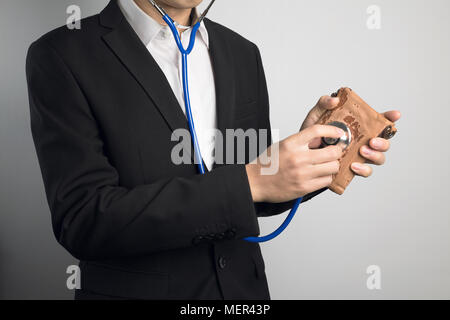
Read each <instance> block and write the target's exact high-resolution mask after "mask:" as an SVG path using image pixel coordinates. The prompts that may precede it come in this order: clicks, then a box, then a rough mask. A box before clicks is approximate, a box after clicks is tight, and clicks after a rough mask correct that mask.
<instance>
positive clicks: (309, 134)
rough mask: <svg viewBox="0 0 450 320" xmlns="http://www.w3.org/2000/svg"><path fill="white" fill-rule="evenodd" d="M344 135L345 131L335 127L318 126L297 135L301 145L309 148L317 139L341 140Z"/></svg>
mask: <svg viewBox="0 0 450 320" xmlns="http://www.w3.org/2000/svg"><path fill="white" fill-rule="evenodd" d="M344 135H345V132H344V130H342V129H339V128H337V127H335V126H329V125H320V124H316V125H314V126H311V127H309V128H306V129H304V130H302V131H300V132H299V133H297V139H298V142H299V143H300V144H306V145H307V146H309V144H310V142H312V141H313V140H314V139H316V138H324V137H326V138H340V137H342V136H344Z"/></svg>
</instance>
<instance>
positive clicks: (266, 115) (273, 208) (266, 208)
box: [255, 46, 328, 217]
mask: <svg viewBox="0 0 450 320" xmlns="http://www.w3.org/2000/svg"><path fill="white" fill-rule="evenodd" d="M255 51H256V60H257V64H258V81H259V84H258V99H259V101H258V103H259V107H260V108H261V112H260V113H259V114H260V118H259V127H260V128H261V129H267V132H268V135H267V137H268V141H267V144H266V145H268V146H270V145H271V144H272V135H271V127H270V110H269V94H268V90H267V83H266V77H265V73H264V67H263V64H262V59H261V53H260V52H259V49H258V47H257V46H255ZM327 189H328V188H323V189H320V190H317V191H314V192H312V193H310V194H307V195H305V196H304V197H303V200H302V203H304V202H306V201H308V200H310V199H312V198H314V197H315V196H317V195H319V194H320V193H322V192H324V191H325V190H327ZM294 202H295V200H293V201H288V202H283V203H266V202H261V203H255V209H256V212H257V215H258V216H260V217H265V216H273V215H277V214H280V213H283V212H285V211H287V210H290V209H291V208H292V206H293V205H294Z"/></svg>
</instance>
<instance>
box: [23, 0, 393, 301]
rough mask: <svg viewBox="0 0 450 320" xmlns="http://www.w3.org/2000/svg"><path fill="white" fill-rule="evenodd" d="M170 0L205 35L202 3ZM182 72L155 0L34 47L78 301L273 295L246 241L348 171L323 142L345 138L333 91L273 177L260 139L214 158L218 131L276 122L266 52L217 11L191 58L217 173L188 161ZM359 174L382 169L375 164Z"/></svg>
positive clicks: (32, 75) (51, 174)
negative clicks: (267, 219) (254, 146)
mask: <svg viewBox="0 0 450 320" xmlns="http://www.w3.org/2000/svg"><path fill="white" fill-rule="evenodd" d="M157 2H158V4H159V5H161V6H162V7H163V8H164V9H165V10H166V11H167V13H168V14H169V15H170V16H171V17H172V18H173V19H174V20H175V21H176V22H178V23H179V24H180V25H181V26H180V29H179V32H180V34H181V37H182V39H183V42H185V41H186V40H187V39H188V38H189V33H190V32H191V30H190V29H185V28H183V27H182V26H186V25H190V24H192V23H193V21H195V19H196V15H198V13H197V10H196V9H195V8H196V7H197V6H198V5H199V4H200V3H201V0H160V1H157ZM255 19H256V18H255ZM180 68H181V64H180V56H179V52H178V49H177V48H176V46H175V42H174V40H173V38H172V35H171V34H170V30H169V28H168V26H167V25H165V24H164V22H163V20H162V19H161V17H160V16H159V14H158V13H157V11H156V10H155V9H154V8H153V7H152V6H151V5H150V4H149V2H148V1H147V0H111V1H110V3H109V4H108V5H107V7H106V8H105V9H104V10H103V11H102V12H101V13H100V14H99V15H95V16H92V17H89V18H86V19H84V20H82V22H81V29H80V30H69V29H68V28H67V27H61V28H59V29H56V30H54V31H52V32H50V33H48V34H46V35H44V36H43V37H41V38H40V39H39V40H37V41H36V42H34V43H33V44H32V45H31V47H30V49H29V52H28V57H27V67H26V70H27V80H28V87H29V99H30V110H31V111H30V112H31V129H32V134H33V139H34V142H35V146H36V150H37V155H38V160H39V163H40V167H41V171H42V175H43V179H44V185H45V189H46V194H47V200H48V203H49V207H50V210H51V215H52V225H53V230H54V233H55V236H56V238H57V240H58V241H59V243H61V245H62V246H64V248H66V249H67V250H68V251H69V252H70V253H71V254H72V255H73V256H74V257H76V258H78V259H79V260H80V268H81V289H80V290H77V292H76V294H75V298H76V299H269V298H270V295H269V290H268V286H267V281H266V275H265V271H264V261H263V258H262V255H261V251H260V247H259V245H258V244H255V243H249V242H246V241H243V240H242V239H243V238H244V237H247V236H256V235H258V234H259V228H258V222H257V218H258V217H262V216H270V215H275V214H279V213H282V212H284V211H286V210H287V209H289V208H290V206H292V203H293V200H294V199H296V198H298V197H300V196H304V199H305V201H306V200H308V199H311V198H312V197H314V196H315V195H317V194H318V193H320V192H322V191H324V190H326V188H327V186H329V185H330V183H331V179H332V175H333V174H334V173H336V172H337V170H338V168H339V162H338V159H339V157H340V156H341V153H342V151H341V150H340V149H339V147H336V146H331V147H327V148H322V149H318V148H317V147H318V145H317V141H318V139H320V137H339V136H341V135H342V132H339V130H338V129H336V128H334V127H331V126H318V125H314V124H315V123H316V121H317V120H318V118H319V117H320V115H321V114H322V113H323V112H324V111H325V110H328V109H331V108H334V107H336V106H337V104H338V102H339V101H338V98H331V97H329V96H324V97H322V98H320V100H319V102H318V103H317V105H316V106H315V107H314V108H312V109H311V111H310V112H309V114H308V116H307V118H306V119H305V120H304V122H303V124H302V127H301V130H300V132H298V133H295V134H293V135H292V136H290V137H288V138H287V139H285V140H282V141H281V142H280V143H279V144H277V146H278V147H279V148H278V149H279V161H278V163H279V165H278V170H277V171H276V172H275V173H274V174H271V175H264V174H262V173H261V169H262V166H264V164H263V163H264V161H256V162H254V163H252V164H249V162H250V160H253V159H249V156H248V147H249V146H248V145H247V146H246V150H245V152H246V153H247V154H246V157H245V159H246V161H245V163H239V162H238V161H236V163H231V164H230V163H227V164H225V165H224V164H220V163H218V161H215V160H216V159H215V155H216V154H217V153H218V152H217V151H218V150H215V148H216V147H217V145H216V144H215V142H214V141H215V139H214V136H213V134H214V133H213V132H214V130H213V129H217V130H219V132H222V133H223V135H224V136H225V131H226V130H227V129H239V128H240V129H243V130H248V129H254V130H258V131H259V130H264V129H266V130H268V132H269V133H270V121H269V101H268V93H267V87H266V80H265V76H264V70H263V66H262V62H261V57H260V54H259V51H258V49H257V47H256V46H255V45H254V44H253V43H252V42H250V41H248V40H246V39H244V38H243V37H241V36H240V35H238V34H237V33H235V32H233V31H231V30H229V29H227V28H226V27H224V26H221V25H219V24H217V23H215V22H213V21H211V20H208V19H206V20H204V22H202V24H201V27H200V29H199V32H198V33H197V35H196V46H195V48H194V51H193V52H192V54H191V55H190V56H189V78H190V91H191V100H192V106H193V115H194V120H195V123H196V128H197V134H198V136H199V140H200V141H199V143H200V147H201V151H202V154H203V159H202V160H203V162H204V163H205V165H206V167H207V168H208V172H207V173H206V174H205V175H199V174H198V173H197V170H196V167H195V164H193V163H184V164H176V163H174V161H173V159H172V158H171V154H172V150H173V148H174V147H175V146H176V145H177V143H178V141H173V140H174V139H173V136H172V134H173V132H175V131H176V130H177V129H187V121H186V116H185V113H184V112H185V110H184V102H183V96H182V87H181V78H180ZM385 115H386V116H387V117H388V118H389V119H390V120H392V121H396V120H398V119H399V117H400V114H399V113H398V112H396V111H391V112H387V113H386V114H385ZM267 142H268V145H270V144H271V137H270V134H269V135H268V136H267ZM258 145H259V141H258ZM272 148H273V146H271V147H269V149H268V151H269V153H270V151H271V149H272ZM388 148H389V143H388V141H386V140H384V139H380V138H375V139H372V140H371V141H370V147H363V148H361V150H360V152H361V154H362V155H363V156H364V157H365V158H366V159H368V160H369V161H370V162H371V163H373V164H377V165H381V164H383V163H384V161H385V156H384V153H385V152H386V151H387V150H388ZM262 151H264V150H258V152H259V154H260V153H261V152H262ZM352 169H353V170H354V171H355V173H356V174H358V175H360V176H364V177H368V176H370V175H371V167H370V166H368V165H366V164H359V163H354V164H353V165H352Z"/></svg>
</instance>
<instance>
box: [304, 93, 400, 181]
mask: <svg viewBox="0 0 450 320" xmlns="http://www.w3.org/2000/svg"><path fill="white" fill-rule="evenodd" d="M338 104H339V98H333V97H330V96H323V97H321V98H320V99H319V102H317V104H316V105H315V106H314V108H312V109H311V111H310V112H309V113H308V116H307V117H306V119H305V121H304V122H303V124H302V127H301V129H300V130H303V129H306V128H308V127H310V126H312V125H314V124H315V123H316V122H317V121H318V120H319V119H320V117H321V116H322V114H323V113H324V112H325V111H327V110H331V109H334V108H336V107H337V106H338ZM383 115H384V116H385V117H386V118H387V119H388V120H390V121H392V122H396V121H398V120H399V119H400V117H401V114H400V112H399V111H388V112H385V113H384V114H383ZM312 144H313V145H312V146H311V147H318V146H319V145H320V141H315V142H312ZM389 147H390V142H389V140H386V139H383V138H373V139H371V140H370V141H369V146H362V147H361V149H360V150H359V152H360V154H361V156H362V157H364V158H365V159H367V161H368V163H371V164H375V165H382V164H384V163H385V161H386V156H385V152H387V151H388V150H389ZM351 169H352V170H353V172H355V174H357V175H359V176H362V177H369V176H371V175H372V171H373V170H372V167H371V166H369V165H368V164H367V163H359V162H354V163H352V165H351Z"/></svg>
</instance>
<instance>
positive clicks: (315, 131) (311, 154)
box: [246, 125, 345, 203]
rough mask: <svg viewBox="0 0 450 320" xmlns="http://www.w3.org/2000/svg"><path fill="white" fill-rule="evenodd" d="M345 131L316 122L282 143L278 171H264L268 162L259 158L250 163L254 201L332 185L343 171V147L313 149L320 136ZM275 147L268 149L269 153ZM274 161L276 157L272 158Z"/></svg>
mask: <svg viewBox="0 0 450 320" xmlns="http://www.w3.org/2000/svg"><path fill="white" fill-rule="evenodd" d="M344 134H345V133H344V131H343V130H341V129H339V128H336V127H334V126H328V125H314V126H311V127H309V128H307V129H304V130H302V131H300V132H299V133H297V134H294V135H292V136H290V137H288V138H286V139H284V140H282V141H280V142H279V144H278V147H279V154H278V170H277V172H276V173H275V174H272V175H264V174H261V169H262V168H263V167H264V165H263V164H261V163H264V161H262V159H259V158H258V159H257V161H255V163H254V164H253V163H252V164H248V165H247V166H246V170H247V176H248V180H249V184H250V189H251V193H252V197H253V201H254V202H272V203H280V202H286V201H290V200H293V199H297V198H299V197H303V196H304V195H306V194H308V193H311V192H314V191H316V190H319V189H322V188H324V187H328V186H329V185H330V184H331V182H332V178H333V177H332V175H333V174H336V173H337V172H338V171H339V161H338V159H339V158H340V157H341V155H342V149H341V147H338V146H329V147H326V148H322V149H313V145H314V143H312V142H314V141H317V139H318V138H322V137H329V138H340V137H342V136H343V135H344ZM272 149H273V150H275V149H274V147H273V146H271V147H269V148H268V150H267V153H268V155H271V156H272V157H273V156H275V157H276V156H277V155H276V154H271V153H275V152H271V151H273V150H272ZM272 161H273V159H272Z"/></svg>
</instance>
